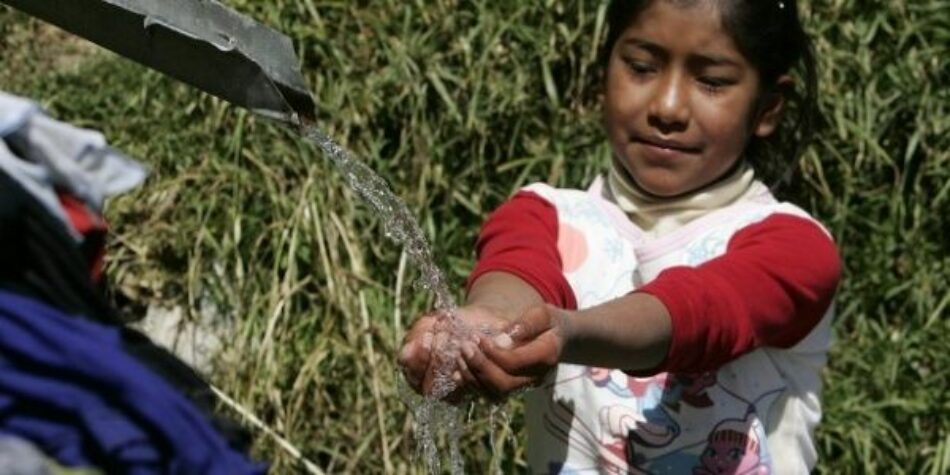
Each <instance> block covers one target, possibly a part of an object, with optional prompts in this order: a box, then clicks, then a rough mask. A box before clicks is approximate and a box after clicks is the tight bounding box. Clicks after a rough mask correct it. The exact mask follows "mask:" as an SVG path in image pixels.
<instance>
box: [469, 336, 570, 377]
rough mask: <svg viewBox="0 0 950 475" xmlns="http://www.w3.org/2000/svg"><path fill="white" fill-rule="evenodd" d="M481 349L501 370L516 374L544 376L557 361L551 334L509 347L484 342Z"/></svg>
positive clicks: (555, 344)
mask: <svg viewBox="0 0 950 475" xmlns="http://www.w3.org/2000/svg"><path fill="white" fill-rule="evenodd" d="M481 350H482V352H484V353H485V356H487V357H488V359H490V360H491V361H492V362H493V363H494V364H496V365H497V366H498V367H499V368H501V369H502V370H503V371H505V372H506V373H508V374H511V375H516V376H527V377H540V376H544V375H545V374H547V372H548V371H549V370H550V369H551V368H552V367H554V366H556V365H557V363H558V349H557V342H556V341H555V339H554V337H553V336H551V335H542V336H541V337H540V338H536V339H534V340H533V341H529V342H527V343H525V344H522V345H520V346H517V347H514V348H511V349H505V348H500V347H499V346H498V345H496V344H495V343H488V342H486V343H484V344H482V345H481Z"/></svg>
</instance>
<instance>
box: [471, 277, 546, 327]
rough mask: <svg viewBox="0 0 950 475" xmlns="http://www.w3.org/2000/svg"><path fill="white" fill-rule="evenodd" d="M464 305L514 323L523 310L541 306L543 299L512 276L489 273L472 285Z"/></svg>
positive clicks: (526, 284)
mask: <svg viewBox="0 0 950 475" xmlns="http://www.w3.org/2000/svg"><path fill="white" fill-rule="evenodd" d="M465 303H466V305H474V306H479V307H483V308H486V309H488V310H490V311H492V313H494V314H496V315H498V316H499V317H503V318H505V319H507V320H510V321H514V320H515V319H517V318H518V317H520V316H521V315H522V314H523V313H524V312H525V310H527V309H529V308H531V307H533V306H535V305H541V304H543V303H544V299H543V298H542V297H541V294H539V293H538V292H537V291H536V290H535V289H534V287H532V286H530V285H529V284H528V283H527V282H525V281H523V280H521V279H520V278H519V277H517V276H515V275H513V274H509V273H506V272H489V273H487V274H485V275H483V276H481V277H479V278H478V280H476V281H475V283H474V284H472V287H471V289H470V290H469V292H468V297H467V298H466V300H465Z"/></svg>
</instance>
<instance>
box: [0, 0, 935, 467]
mask: <svg viewBox="0 0 950 475" xmlns="http://www.w3.org/2000/svg"><path fill="white" fill-rule="evenodd" d="M227 3H229V4H231V5H234V6H236V7H237V8H239V9H242V10H244V11H248V12H250V13H252V14H253V15H254V16H256V17H257V18H259V19H261V20H262V21H265V22H266V23H269V24H271V25H273V26H275V27H277V28H279V29H281V30H283V31H285V32H287V33H288V34H290V35H291V36H292V37H293V38H294V39H295V42H296V45H297V47H298V51H300V52H301V54H302V56H303V58H304V63H305V71H306V74H307V76H308V80H309V82H310V84H311V85H312V87H313V89H314V93H315V96H316V98H317V102H318V104H319V115H320V122H321V124H322V125H323V126H324V128H325V129H327V131H328V132H329V134H330V135H331V136H333V137H336V138H338V139H339V140H340V141H342V142H343V144H344V145H345V146H347V147H348V148H350V149H351V150H353V151H354V152H355V153H356V154H357V155H358V156H359V157H361V158H362V159H364V160H365V161H366V162H367V163H369V164H370V165H371V166H372V167H373V168H374V169H376V170H378V171H379V173H380V174H381V175H382V176H384V177H385V178H386V179H387V180H388V181H389V182H390V183H391V184H392V186H393V188H394V189H396V190H397V192H398V193H399V194H400V195H401V196H402V197H403V198H404V199H405V200H406V201H407V202H408V203H409V205H410V207H411V209H413V210H414V212H415V213H416V214H417V216H419V218H420V220H421V222H422V223H423V226H424V229H425V230H426V232H427V233H428V235H429V236H430V237H431V238H432V241H433V242H434V247H435V252H436V255H437V256H439V260H440V263H441V264H442V265H443V267H444V268H445V269H447V272H448V274H449V277H450V279H451V281H452V283H453V284H454V285H456V286H458V285H460V284H461V282H462V281H463V279H464V276H465V275H466V273H467V272H468V270H469V269H470V266H471V257H472V255H471V252H472V243H473V239H474V236H475V233H476V231H477V227H478V224H479V223H480V221H481V220H482V219H483V217H484V216H485V214H486V212H488V211H489V210H491V209H492V208H493V207H494V206H496V205H497V204H498V203H500V202H501V201H502V200H503V199H504V197H505V196H507V195H508V194H509V193H511V191H512V190H514V189H516V188H517V187H518V186H520V185H522V184H525V183H527V182H530V181H535V180H545V181H550V182H552V183H556V184H560V185H574V186H579V185H582V184H583V183H586V182H587V181H589V179H590V178H591V177H592V176H593V175H594V174H595V173H596V172H597V170H599V169H601V168H602V166H603V164H604V163H605V160H606V157H607V149H606V146H605V143H604V140H603V137H602V133H601V131H600V128H599V122H598V121H599V116H598V114H599V112H598V110H599V109H598V104H597V89H596V85H597V72H596V65H595V64H594V61H593V60H594V57H595V51H596V38H597V33H598V32H599V31H602V30H601V28H602V20H601V19H600V18H599V17H598V14H599V13H600V12H601V10H600V7H601V5H600V3H599V2H596V1H559V0H552V1H548V2H538V3H537V4H533V3H532V2H500V3H499V2H486V1H474V2H456V1H450V0H438V1H432V2H425V3H420V2H395V1H389V0H385V1H380V2H373V4H372V6H368V5H367V6H364V5H363V4H362V3H354V2H333V1H320V0H274V1H269V2H250V1H248V0H233V1H229V2H227ZM804 3H805V7H806V11H807V12H808V14H807V19H808V29H809V30H810V31H812V32H813V33H815V35H816V38H817V40H818V51H819V57H820V61H821V66H822V68H821V70H822V77H821V87H822V100H821V107H822V113H823V117H824V119H823V122H824V124H823V125H824V128H823V130H822V134H821V137H820V140H819V141H818V142H817V143H816V144H815V145H814V146H813V147H812V148H811V149H810V150H809V152H808V154H807V155H806V157H805V160H804V162H803V173H802V178H801V179H800V180H798V182H797V185H796V186H795V187H794V188H793V189H791V190H789V191H788V194H789V195H790V196H791V197H792V198H794V199H795V201H797V202H798V203H800V204H802V205H803V206H804V207H806V208H808V209H810V210H812V211H813V212H814V213H815V214H816V215H817V216H819V217H820V218H821V219H822V220H824V221H825V222H826V223H827V224H828V225H829V227H830V228H831V229H832V230H833V232H834V234H835V236H836V238H837V239H838V241H839V243H840V244H841V250H842V254H843V256H844V258H845V262H846V278H845V281H844V284H843V287H842V289H841V293H840V296H839V299H838V308H839V318H838V321H837V322H836V330H837V335H838V336H837V338H838V340H837V344H836V346H835V348H834V351H833V354H832V359H831V363H830V365H829V367H828V370H827V372H826V377H825V382H826V388H827V389H826V393H825V396H824V401H825V407H826V417H825V423H824V424H823V425H822V427H821V429H820V431H819V450H820V456H821V466H820V472H822V473H933V474H939V473H947V471H948V469H950V432H948V427H950V420H948V414H950V399H948V391H947V390H946V389H947V388H948V387H950V381H948V376H947V374H948V373H947V371H946V368H947V367H950V356H948V353H950V352H948V351H946V347H945V345H946V343H945V342H946V341H948V338H950V320H948V319H947V318H946V315H947V312H948V304H950V286H948V281H950V279H948V277H950V258H948V256H950V252H948V251H950V241H948V240H947V239H946V237H945V236H946V235H947V233H948V231H950V229H948V225H947V223H948V221H947V218H946V216H948V215H950V206H948V202H950V154H948V150H950V143H948V136H950V135H948V127H950V119H948V114H947V105H948V104H950V97H948V95H950V93H948V91H950V89H948V87H947V86H948V84H950V77H948V71H950V64H948V58H950V54H948V53H950V51H948V50H947V45H948V44H950V27H948V22H950V18H948V17H950V15H947V11H948V8H950V3H948V2H946V1H943V0H927V1H921V2H910V3H912V4H905V3H902V2H885V1H882V0H878V1H869V2H864V1H857V0H839V1H835V2H827V1H826V2H819V1H816V0H813V1H809V2H804ZM41 30H42V29H41V28H40V27H38V26H37V25H36V24H35V23H32V22H30V21H27V20H25V19H24V18H22V17H21V16H19V15H16V14H12V13H10V12H9V11H7V10H6V9H0V38H2V39H0V59H2V61H3V64H4V68H3V71H2V72H0V88H3V89H7V90H12V91H14V92H18V93H21V94H24V95H29V96H32V97H35V98H37V99H39V100H41V101H42V102H43V103H44V104H45V105H46V106H47V107H49V109H50V110H52V111H53V112H54V113H55V114H56V115H58V116H59V117H62V118H65V119H67V120H71V121H74V122H76V123H79V124H81V125H85V126H90V127H94V128H98V129H101V130H103V131H104V132H105V133H106V134H107V135H108V136H109V137H110V139H111V140H112V142H113V143H114V144H116V145H117V146H119V147H120V148H123V149H125V150H127V151H128V152H129V153H131V154H133V155H136V156H139V157H141V158H143V159H144V160H145V161H147V162H148V163H149V164H150V166H151V167H152V170H153V173H152V177H151V178H150V180H149V182H148V183H147V186H145V187H144V188H143V189H142V190H141V191H139V192H137V193H135V194H133V195H131V196H128V197H125V198H121V199H119V200H116V201H115V202H113V203H112V204H111V206H110V208H109V210H108V215H109V217H110V219H111V220H112V222H113V224H114V228H113V229H114V233H115V234H114V239H113V241H112V246H111V249H110V261H109V272H110V275H111V278H112V281H113V282H114V284H115V288H116V289H117V293H118V294H120V295H124V296H126V297H127V298H128V299H129V300H132V301H136V302H140V303H142V302H144V303H149V302H162V303H165V304H174V305H182V306H184V307H185V308H186V309H188V311H189V312H190V313H191V314H192V315H193V316H195V315H198V314H199V313H202V312H207V311H209V309H213V311H215V312H217V313H218V315H220V318H221V319H223V320H224V321H228V322H231V323H230V324H231V325H233V326H234V328H235V330H236V333H235V337H234V338H232V339H231V341H229V342H228V345H227V346H228V348H227V351H226V352H225V353H224V354H223V355H221V359H220V364H219V365H218V369H217V371H216V372H215V374H214V375H213V380H214V381H215V383H216V384H217V385H218V386H219V387H221V388H222V389H223V390H224V391H225V392H226V393H227V394H228V395H230V396H231V397H232V398H234V399H235V400H236V401H237V402H238V403H239V404H240V405H241V406H243V407H244V408H246V410H248V411H250V412H251V413H252V414H254V416H255V417H257V418H259V419H260V420H261V421H262V423H263V424H265V425H266V426H267V427H268V428H269V430H272V431H274V432H275V433H277V434H279V435H280V436H281V437H283V438H285V439H286V440H287V441H288V442H289V443H290V444H292V445H293V446H295V447H297V448H299V449H300V450H301V451H302V456H304V457H306V458H308V459H310V460H312V461H313V462H314V463H315V464H316V465H318V466H319V467H320V468H321V469H322V470H325V471H326V472H327V473H337V472H354V473H378V472H390V473H416V472H419V471H420V470H421V464H420V463H419V462H418V461H416V460H413V450H414V446H413V443H412V441H411V430H410V421H409V419H408V417H407V411H406V408H405V406H404V404H403V402H402V399H401V396H400V391H399V384H398V377H397V375H396V370H395V367H394V360H395V358H394V353H395V351H396V348H397V345H398V341H399V338H400V337H401V334H402V332H403V330H404V327H405V325H406V324H407V322H408V321H410V320H411V318H412V317H413V316H414V315H415V314H417V313H419V312H420V311H422V310H424V309H426V308H427V307H428V306H429V305H430V304H431V301H430V298H429V297H428V296H427V295H423V294H420V293H419V292H417V291H415V290H414V289H413V288H412V287H411V285H410V284H409V282H410V281H411V280H412V276H413V274H414V272H415V271H414V270H413V269H411V268H406V266H405V265H404V264H403V262H402V261H401V259H400V257H401V253H400V249H398V248H396V247H395V246H393V245H392V244H391V243H390V242H389V241H387V240H386V239H385V238H384V237H383V233H382V230H381V229H380V228H379V223H378V221H377V220H376V219H375V218H374V217H373V216H370V215H369V213H368V212H367V210H366V209H365V208H364V207H363V206H361V205H360V203H359V202H358V201H357V200H356V199H355V196H354V195H353V193H352V192H351V191H350V190H348V189H346V188H345V187H344V186H343V185H342V182H341V180H340V179H339V177H338V176H337V175H335V171H334V170H332V169H331V168H330V167H329V166H328V164H327V163H325V162H324V161H323V159H322V158H321V157H320V155H319V153H317V151H316V150H314V149H313V148H312V147H310V146H308V145H306V144H303V143H301V142H300V141H299V140H298V139H297V137H296V136H295V135H294V134H292V133H290V132H289V131H286V130H283V129H281V128H279V127H277V126H275V125H274V124H271V123H267V122H265V121H261V120H258V119H256V118H254V117H251V116H249V115H247V114H246V113H244V112H242V111H239V110H236V109H233V108H231V107H229V106H228V105H225V104H222V103H220V102H219V101H217V100H214V99H212V98H209V97H206V96H204V95H201V94H199V93H196V92H195V91H193V90H191V89H188V88H186V87H184V86H181V85H179V84H175V83H173V82H172V81H170V80H168V79H165V78H163V77H160V76H158V75H157V74H155V73H151V72H148V71H145V70H143V69H142V68H140V67H138V66H136V65H133V64H130V63H128V62H126V61H122V60H118V59H115V58H114V57H112V56H110V55H102V56H96V57H95V58H94V59H93V60H91V61H86V60H84V61H81V62H80V63H79V64H78V66H77V67H76V68H72V67H70V68H66V69H62V68H55V67H53V68H50V67H47V65H49V64H55V63H56V62H57V61H61V59H57V58H59V57H60V55H61V54H62V53H60V52H58V51H62V50H59V49H57V48H60V47H61V42H62V41H63V40H64V38H61V37H58V36H56V35H53V36H52V37H50V38H49V39H48V41H49V43H48V44H42V45H40V44H36V43H33V42H32V39H33V38H35V37H36V34H37V33H36V32H37V31H41ZM58 45H59V46H58ZM48 48H52V49H48ZM64 48H65V47H64ZM26 52H29V53H28V54H26ZM12 58H16V60H15V61H14V60H13V59H12ZM50 61H52V63H50ZM126 309H127V310H128V312H129V313H132V314H134V313H136V312H140V311H141V309H140V308H137V307H135V306H131V305H126ZM517 406H518V405H517V403H513V404H512V407H511V409H512V410H511V414H512V416H513V419H512V421H511V424H510V429H507V430H508V431H509V433H514V434H518V433H520V427H521V425H522V420H521V415H520V412H519V409H518V407H517ZM487 413H488V411H487V410H486V409H485V408H477V409H476V410H475V411H474V412H473V414H474V415H473V417H472V420H471V424H470V429H469V431H468V434H467V435H466V437H465V439H464V441H463V446H464V450H465V454H466V460H467V463H468V468H469V471H470V472H472V473H484V472H486V471H488V470H489V469H490V467H491V466H492V464H493V463H494V461H495V459H493V457H497V459H498V461H499V462H500V463H501V465H502V468H503V470H504V471H505V472H506V473H507V472H513V471H519V470H521V469H523V444H522V440H521V439H520V436H517V435H516V436H515V437H514V438H513V439H509V443H508V444H507V445H506V446H505V447H504V448H503V450H495V451H493V450H492V448H491V447H490V441H489V433H488V425H489V424H488V420H487V417H486V414H487ZM255 450H256V454H257V455H258V456H260V457H261V458H265V459H268V460H272V461H274V463H275V471H276V472H277V473H284V472H294V471H303V470H304V467H303V466H302V465H301V464H300V463H299V461H298V460H297V459H296V458H295V457H292V456H290V455H288V453H287V451H285V450H283V449H282V448H281V447H280V446H279V445H278V443H277V442H276V441H275V439H274V438H272V437H268V436H266V435H263V434H262V435H261V436H260V437H259V438H258V441H257V444H256V447H255Z"/></svg>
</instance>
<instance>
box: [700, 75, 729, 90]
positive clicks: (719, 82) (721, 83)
mask: <svg viewBox="0 0 950 475" xmlns="http://www.w3.org/2000/svg"><path fill="white" fill-rule="evenodd" d="M699 84H701V85H702V86H703V88H705V89H708V90H710V91H713V92H717V91H719V90H721V89H722V88H724V87H726V86H729V85H731V84H732V81H731V80H729V79H726V78H720V77H715V76H700V77H699Z"/></svg>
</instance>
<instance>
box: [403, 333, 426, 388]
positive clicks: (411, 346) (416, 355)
mask: <svg viewBox="0 0 950 475" xmlns="http://www.w3.org/2000/svg"><path fill="white" fill-rule="evenodd" d="M431 340H432V334H431V333H426V334H424V335H423V336H422V338H421V339H419V340H414V341H410V342H408V343H406V344H405V346H403V348H402V351H400V354H399V365H400V366H401V367H402V370H403V374H404V375H405V376H406V381H407V382H408V383H409V386H410V387H412V389H413V390H415V391H416V392H421V391H422V381H423V378H424V377H425V375H426V373H427V372H428V370H429V366H430V363H431V360H432V359H431V358H430V348H431V344H432V343H431Z"/></svg>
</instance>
